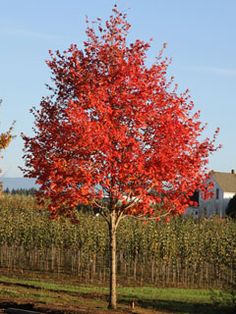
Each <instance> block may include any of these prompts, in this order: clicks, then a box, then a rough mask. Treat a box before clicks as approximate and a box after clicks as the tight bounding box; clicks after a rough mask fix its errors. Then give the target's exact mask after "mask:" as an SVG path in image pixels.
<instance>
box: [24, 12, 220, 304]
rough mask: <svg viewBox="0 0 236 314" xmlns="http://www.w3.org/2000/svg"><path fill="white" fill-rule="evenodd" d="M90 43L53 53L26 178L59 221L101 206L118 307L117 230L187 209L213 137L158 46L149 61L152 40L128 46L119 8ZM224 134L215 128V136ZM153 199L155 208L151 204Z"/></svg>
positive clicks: (29, 144) (28, 149) (91, 33)
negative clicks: (128, 220)
mask: <svg viewBox="0 0 236 314" xmlns="http://www.w3.org/2000/svg"><path fill="white" fill-rule="evenodd" d="M97 26H98V31H97V32H96V31H95V30H94V28H92V27H90V26H89V25H88V27H87V31H86V34H87V41H85V42H84V48H83V49H82V50H80V49H78V48H77V46H76V45H74V44H73V45H71V46H70V48H69V49H68V50H67V51H64V52H62V53H61V52H59V51H56V53H55V54H53V53H52V52H50V55H51V59H50V61H47V64H48V66H49V67H50V69H51V71H52V80H53V82H54V87H49V89H50V91H51V96H49V97H45V98H43V99H42V101H41V103H40V108H39V109H35V108H34V109H33V110H32V111H33V113H34V116H35V129H34V130H35V134H34V136H33V137H27V136H24V140H25V156H24V158H25V160H26V169H25V170H24V171H25V175H26V176H28V177H34V178H37V183H38V184H40V185H41V188H40V191H41V193H42V195H43V197H44V198H47V199H49V200H50V205H49V209H50V211H51V214H52V216H53V217H56V216H57V215H60V214H66V215H69V214H70V213H71V212H72V209H73V208H75V207H76V206H77V205H78V203H84V204H91V205H92V206H94V207H96V208H97V209H98V210H99V212H100V214H101V216H102V217H104V219H105V220H106V222H107V223H108V226H109V234H110V251H111V263H110V268H111V271H110V302H109V307H110V308H116V303H117V302H116V229H117V226H118V224H119V222H120V220H121V219H122V218H124V217H126V216H129V215H134V216H136V217H139V218H141V217H144V218H146V219H152V218H155V219H158V218H159V217H160V216H162V215H168V214H170V215H171V214H178V213H183V211H184V209H185V208H186V207H187V206H188V204H189V197H190V195H192V194H193V192H194V191H195V190H196V189H197V188H200V187H201V188H204V186H203V185H202V183H203V182H204V181H205V178H206V176H207V168H206V166H207V163H208V157H209V154H210V153H212V152H213V151H215V150H216V147H215V136H216V134H215V135H214V136H213V138H212V139H209V138H206V139H205V140H203V139H202V137H201V135H202V132H203V130H204V125H203V124H202V123H201V122H200V120H199V112H197V113H193V112H192V109H193V102H192V101H191V99H190V97H189V94H188V92H185V93H179V94H178V93H177V89H176V87H175V86H174V87H173V84H172V79H170V80H169V79H168V78H167V75H166V71H167V67H168V65H169V60H168V59H166V58H163V57H162V51H161V53H160V55H159V56H158V58H157V59H156V61H155V63H154V64H153V65H151V66H149V67H148V66H146V64H145V60H146V57H147V51H148V49H149V46H150V45H149V43H146V42H143V41H141V40H136V41H135V42H133V43H128V42H127V34H128V30H129V28H130V25H129V24H128V23H127V20H126V15H125V14H123V13H120V12H119V11H118V9H117V7H116V6H115V7H114V8H113V15H112V16H111V17H110V19H109V20H108V21H106V23H105V26H104V27H103V26H102V23H101V22H100V19H98V21H97ZM217 132H218V130H217V131H216V133H217ZM155 204H158V206H157V205H155Z"/></svg>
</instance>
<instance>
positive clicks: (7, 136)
mask: <svg viewBox="0 0 236 314" xmlns="http://www.w3.org/2000/svg"><path fill="white" fill-rule="evenodd" d="M1 103H2V100H1V99H0V104H1ZM12 129H13V126H12V127H11V128H9V130H8V131H6V132H3V133H0V158H2V155H1V154H2V151H3V150H5V149H6V148H7V147H8V145H9V144H10V142H11V140H12ZM0 172H1V170H0ZM0 186H1V188H0V190H2V183H0Z"/></svg>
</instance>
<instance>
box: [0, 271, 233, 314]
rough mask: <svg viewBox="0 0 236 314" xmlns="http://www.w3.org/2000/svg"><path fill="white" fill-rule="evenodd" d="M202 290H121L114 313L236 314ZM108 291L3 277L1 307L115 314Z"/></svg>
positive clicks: (0, 296)
mask: <svg viewBox="0 0 236 314" xmlns="http://www.w3.org/2000/svg"><path fill="white" fill-rule="evenodd" d="M220 293H221V292H220V291H216V290H214V291H210V290H203V289H176V288H175V289H174V288H167V289H160V288H155V287H142V288H141V287H135V288H132V287H119V288H118V299H119V308H118V311H115V312H114V313H132V311H131V309H130V303H131V301H132V300H134V302H135V310H134V311H133V313H140V314H146V313H147V314H148V313H150V314H152V313H181V314H185V313H186V314H187V313H199V314H204V313H207V314H216V313H219V314H220V313H222V314H223V313H234V311H233V309H232V307H231V306H229V304H227V302H222V303H221V304H215V303H213V300H212V298H213V297H216V296H218V298H217V299H218V300H223V299H224V300H226V299H229V297H230V296H229V295H228V294H227V293H226V292H224V293H222V295H221V298H219V295H220ZM107 296H108V289H107V288H105V287H99V286H85V285H79V284H76V283H73V282H72V283H67V282H55V279H53V281H52V280H50V279H47V280H45V279H44V280H43V281H40V280H38V279H37V280H26V279H23V278H19V277H18V278H16V277H6V276H0V307H1V306H2V307H4V306H15V307H16V306H22V307H24V308H28V309H34V310H40V311H42V312H46V313H96V314H102V313H108V312H109V313H113V312H111V311H108V310H107V309H106V307H107Z"/></svg>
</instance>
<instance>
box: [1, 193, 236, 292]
mask: <svg viewBox="0 0 236 314" xmlns="http://www.w3.org/2000/svg"><path fill="white" fill-rule="evenodd" d="M78 220H79V223H77V224H72V223H71V222H70V221H69V220H67V219H65V218H60V219H59V220H57V221H51V220H50V219H49V215H48V213H47V211H45V210H43V209H42V208H40V207H39V206H38V205H37V204H36V202H35V200H34V198H33V197H31V196H19V195H14V196H12V195H3V196H2V198H1V199H0V267H1V268H2V269H4V271H5V272H7V271H9V272H11V271H13V270H17V271H21V272H24V271H40V272H44V273H47V272H54V273H57V275H58V276H63V275H65V274H69V275H73V276H74V275H76V276H77V277H78V279H80V280H83V281H86V282H97V281H99V282H103V283H105V282H106V281H107V280H108V276H109V256H108V229H107V225H106V223H105V222H104V221H103V219H102V218H101V217H99V216H95V215H92V214H91V213H85V212H79V213H78ZM235 235H236V223H235V222H234V221H232V220H227V219H220V218H218V217H214V218H212V219H203V220H197V221H196V220H192V219H189V218H188V219H187V218H182V217H178V218H174V219H172V220H170V222H168V223H166V222H164V221H163V222H148V223H144V222H140V221H137V220H135V219H133V218H129V219H128V218H127V219H124V220H123V222H122V223H121V224H120V227H119V229H118V234H117V273H118V280H119V282H120V283H126V284H136V285H138V284H140V285H144V284H155V285H156V286H173V287H225V286H227V285H232V284H233V283H235V270H236V244H235Z"/></svg>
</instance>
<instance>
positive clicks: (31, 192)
mask: <svg viewBox="0 0 236 314" xmlns="http://www.w3.org/2000/svg"><path fill="white" fill-rule="evenodd" d="M36 191H37V189H35V188H31V189H22V188H20V189H12V190H10V189H9V188H6V189H5V190H4V193H6V194H11V195H16V194H18V195H35V192H36Z"/></svg>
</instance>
